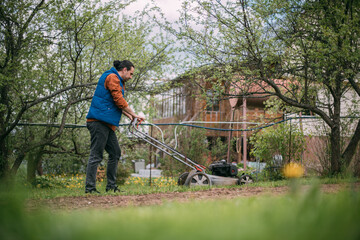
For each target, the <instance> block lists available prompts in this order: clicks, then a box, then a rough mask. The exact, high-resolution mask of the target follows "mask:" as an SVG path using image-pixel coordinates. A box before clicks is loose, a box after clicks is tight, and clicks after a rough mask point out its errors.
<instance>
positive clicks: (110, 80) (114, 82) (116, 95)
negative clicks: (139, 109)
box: [105, 74, 145, 121]
mask: <svg viewBox="0 0 360 240" xmlns="http://www.w3.org/2000/svg"><path fill="white" fill-rule="evenodd" d="M105 88H106V89H108V90H109V91H110V93H111V96H112V97H113V99H114V102H115V104H116V106H118V108H121V109H122V110H123V113H124V115H125V116H127V117H128V118H129V119H130V120H131V121H132V120H133V119H134V118H137V119H139V120H142V121H144V120H145V118H143V117H141V116H139V115H137V114H135V112H134V111H133V110H132V109H131V108H130V107H129V104H128V103H127V102H126V100H125V99H124V96H123V95H122V88H121V86H120V80H119V78H118V77H117V76H116V75H115V74H110V75H109V76H107V77H106V79H105Z"/></svg>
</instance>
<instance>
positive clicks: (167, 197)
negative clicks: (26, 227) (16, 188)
mask: <svg viewBox="0 0 360 240" xmlns="http://www.w3.org/2000/svg"><path fill="white" fill-rule="evenodd" d="M349 187H350V185H348V184H325V185H322V186H321V191H322V192H325V193H335V192H338V191H340V190H343V189H346V188H349ZM302 188H303V190H304V191H306V189H308V188H309V186H303V187H302ZM351 188H354V189H356V190H357V191H358V190H359V189H360V183H355V184H353V185H351ZM287 192H289V188H288V187H284V186H283V187H251V186H249V187H241V188H211V189H209V190H201V191H196V192H171V193H154V194H146V195H132V196H123V195H117V196H114V195H105V196H101V195H87V196H81V197H59V198H53V199H44V200H40V201H39V200H29V202H28V207H29V208H30V209H33V208H37V207H43V206H47V207H49V208H50V209H68V210H73V209H82V208H114V207H128V206H149V205H160V204H163V203H164V202H172V201H176V202H187V201H191V200H200V201H201V200H210V199H213V200H216V199H232V198H238V197H254V196H260V195H264V194H268V195H279V194H285V193H287Z"/></svg>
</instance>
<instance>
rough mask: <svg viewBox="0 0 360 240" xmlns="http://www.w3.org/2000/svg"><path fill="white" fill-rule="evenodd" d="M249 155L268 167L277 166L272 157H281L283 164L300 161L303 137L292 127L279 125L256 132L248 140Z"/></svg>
mask: <svg viewBox="0 0 360 240" xmlns="http://www.w3.org/2000/svg"><path fill="white" fill-rule="evenodd" d="M250 143H251V144H252V145H253V149H252V150H251V152H250V154H251V155H252V156H254V157H256V158H259V159H260V161H263V162H266V163H267V164H268V165H270V166H274V165H277V163H275V162H274V156H275V155H280V156H282V159H283V163H284V162H290V161H300V160H301V155H302V153H303V151H304V150H305V136H304V134H303V133H302V131H300V129H299V128H297V127H296V126H294V125H290V124H280V125H276V126H273V127H268V128H265V129H262V130H261V131H259V132H257V133H256V134H255V135H254V136H252V137H251V138H250Z"/></svg>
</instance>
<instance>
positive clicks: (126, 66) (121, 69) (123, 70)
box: [114, 60, 135, 82]
mask: <svg viewBox="0 0 360 240" xmlns="http://www.w3.org/2000/svg"><path fill="white" fill-rule="evenodd" d="M114 67H115V69H116V70H117V71H118V73H119V75H120V77H121V78H122V79H123V80H124V82H126V81H128V80H129V79H131V78H132V76H133V74H134V68H135V67H134V64H132V62H130V61H129V60H124V61H119V60H116V61H114Z"/></svg>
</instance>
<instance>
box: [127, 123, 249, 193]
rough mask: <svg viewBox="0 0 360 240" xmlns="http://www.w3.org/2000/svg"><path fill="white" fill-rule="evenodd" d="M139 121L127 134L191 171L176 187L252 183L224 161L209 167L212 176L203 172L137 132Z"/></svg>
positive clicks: (147, 136) (151, 138)
mask: <svg viewBox="0 0 360 240" xmlns="http://www.w3.org/2000/svg"><path fill="white" fill-rule="evenodd" d="M140 123H141V121H138V119H136V118H135V119H134V120H133V121H132V122H131V124H130V125H129V132H130V133H131V134H133V135H134V136H135V137H137V138H139V139H141V140H143V141H145V142H147V143H149V144H150V145H152V146H154V147H155V148H157V149H159V150H160V151H162V152H164V153H165V154H167V155H169V156H170V157H172V158H174V159H175V160H177V161H179V162H181V163H183V164H185V165H186V166H188V167H189V168H191V171H189V172H184V173H182V174H181V175H180V176H179V179H178V185H185V186H211V185H240V184H247V183H251V182H253V179H252V177H251V176H250V175H247V174H243V175H241V176H240V177H238V169H237V167H236V166H235V165H233V164H231V163H227V162H226V161H225V160H222V161H217V162H214V163H212V164H210V165H209V167H208V169H209V170H210V171H211V173H212V174H208V173H206V172H205V170H206V167H205V166H202V165H200V164H198V163H196V162H195V161H193V160H191V159H189V158H188V157H186V156H185V155H184V154H182V153H180V152H178V151H177V150H176V149H174V148H172V147H170V146H168V145H166V144H165V143H164V142H161V141H159V140H157V139H155V138H153V137H151V136H150V135H148V134H147V133H144V132H142V131H140V130H138V127H139V124H140Z"/></svg>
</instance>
